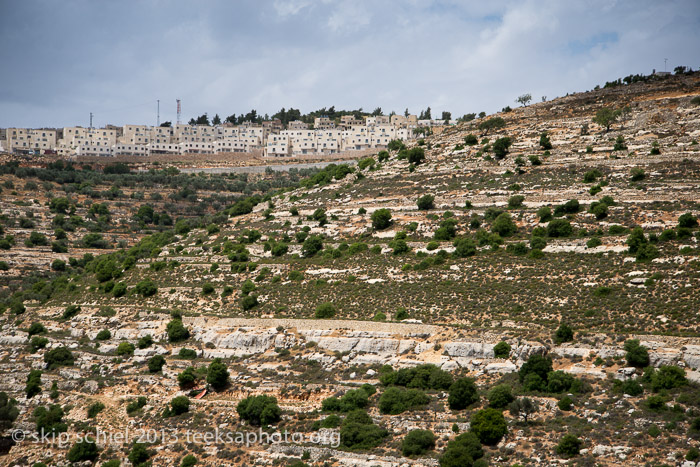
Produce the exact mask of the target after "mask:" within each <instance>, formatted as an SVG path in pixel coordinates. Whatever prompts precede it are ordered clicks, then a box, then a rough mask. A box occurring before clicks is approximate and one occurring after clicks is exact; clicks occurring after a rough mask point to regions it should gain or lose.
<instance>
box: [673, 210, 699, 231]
mask: <svg viewBox="0 0 700 467" xmlns="http://www.w3.org/2000/svg"><path fill="white" fill-rule="evenodd" d="M697 226H698V219H697V217H695V216H693V214H691V213H689V212H686V213H685V214H682V215H681V216H680V217H679V218H678V227H681V228H686V229H693V228H695V227H697Z"/></svg>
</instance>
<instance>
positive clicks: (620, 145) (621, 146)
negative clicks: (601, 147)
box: [613, 135, 627, 151]
mask: <svg viewBox="0 0 700 467" xmlns="http://www.w3.org/2000/svg"><path fill="white" fill-rule="evenodd" d="M626 149H627V145H626V144H625V138H623V137H622V135H619V136H618V137H617V139H616V140H615V145H614V146H613V151H624V150H626Z"/></svg>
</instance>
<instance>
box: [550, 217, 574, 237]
mask: <svg viewBox="0 0 700 467" xmlns="http://www.w3.org/2000/svg"><path fill="white" fill-rule="evenodd" d="M572 232H573V228H572V227H571V224H570V223H569V221H567V220H564V219H554V220H552V221H550V222H549V224H547V235H548V236H549V237H554V238H557V237H568V236H569V235H571V233H572Z"/></svg>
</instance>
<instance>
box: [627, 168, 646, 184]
mask: <svg viewBox="0 0 700 467" xmlns="http://www.w3.org/2000/svg"><path fill="white" fill-rule="evenodd" d="M630 175H631V177H630V180H631V181H633V182H639V181H642V180H644V178H646V172H644V169H641V168H639V167H635V168H634V169H632V170H630Z"/></svg>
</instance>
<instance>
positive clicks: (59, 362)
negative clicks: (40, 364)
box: [44, 347, 75, 370]
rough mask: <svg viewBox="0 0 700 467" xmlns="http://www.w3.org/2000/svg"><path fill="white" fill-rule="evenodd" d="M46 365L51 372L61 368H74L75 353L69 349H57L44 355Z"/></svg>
mask: <svg viewBox="0 0 700 467" xmlns="http://www.w3.org/2000/svg"><path fill="white" fill-rule="evenodd" d="M44 363H46V364H47V368H48V369H49V370H52V369H54V368H58V367H59V366H73V364H74V363H75V357H73V353H72V352H71V351H70V350H68V348H66V347H56V348H55V349H51V350H49V351H48V352H46V353H45V354H44Z"/></svg>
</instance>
